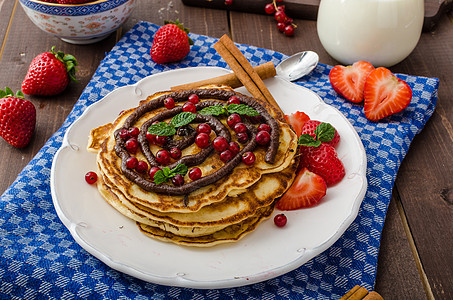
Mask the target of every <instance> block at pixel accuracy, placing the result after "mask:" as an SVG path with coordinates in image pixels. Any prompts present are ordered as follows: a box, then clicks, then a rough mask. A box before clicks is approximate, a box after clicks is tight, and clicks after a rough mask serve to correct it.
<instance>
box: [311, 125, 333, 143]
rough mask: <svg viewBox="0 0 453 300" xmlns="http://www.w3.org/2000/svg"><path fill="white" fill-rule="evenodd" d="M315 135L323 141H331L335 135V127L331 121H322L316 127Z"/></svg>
mask: <svg viewBox="0 0 453 300" xmlns="http://www.w3.org/2000/svg"><path fill="white" fill-rule="evenodd" d="M315 135H316V137H317V139H318V140H320V141H321V142H330V141H331V140H333V138H334V136H335V128H334V127H333V126H332V125H330V124H329V123H321V124H319V125H318V126H317V127H316V129H315Z"/></svg>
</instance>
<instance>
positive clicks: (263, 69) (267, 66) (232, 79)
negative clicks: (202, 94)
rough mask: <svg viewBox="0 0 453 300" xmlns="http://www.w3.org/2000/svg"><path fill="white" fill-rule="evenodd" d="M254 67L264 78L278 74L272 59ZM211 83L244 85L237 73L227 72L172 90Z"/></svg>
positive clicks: (175, 87)
mask: <svg viewBox="0 0 453 300" xmlns="http://www.w3.org/2000/svg"><path fill="white" fill-rule="evenodd" d="M253 69H254V70H255V72H256V73H257V74H258V76H259V77H260V78H261V79H262V80H265V79H267V78H271V77H274V76H275V75H276V74H277V72H276V70H275V66H274V64H273V63H272V62H271V61H268V62H267V63H264V64H262V65H259V66H256V67H254V68H253ZM209 84H215V85H227V86H229V87H231V88H233V89H235V88H238V87H241V86H242V82H241V81H240V80H239V79H238V78H237V76H236V74H234V73H230V74H226V75H222V76H217V77H213V78H210V79H205V80H200V81H196V82H191V83H186V84H181V85H177V86H173V87H171V90H172V91H176V90H189V89H195V88H197V87H200V86H204V85H209Z"/></svg>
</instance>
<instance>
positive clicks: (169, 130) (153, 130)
mask: <svg viewBox="0 0 453 300" xmlns="http://www.w3.org/2000/svg"><path fill="white" fill-rule="evenodd" d="M148 132H149V133H150V134H152V135H163V136H172V135H174V134H175V133H176V129H175V127H174V126H172V125H169V124H167V123H165V122H159V123H156V124H152V125H151V126H149V128H148Z"/></svg>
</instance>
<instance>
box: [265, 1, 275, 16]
mask: <svg viewBox="0 0 453 300" xmlns="http://www.w3.org/2000/svg"><path fill="white" fill-rule="evenodd" d="M264 10H265V11H266V13H267V14H269V15H272V14H273V13H274V12H275V6H274V4H273V3H268V4H266V6H265V7H264Z"/></svg>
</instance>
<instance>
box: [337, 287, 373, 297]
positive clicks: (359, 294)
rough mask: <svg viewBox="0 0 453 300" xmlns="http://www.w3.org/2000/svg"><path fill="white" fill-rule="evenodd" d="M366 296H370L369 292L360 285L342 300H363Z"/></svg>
mask: <svg viewBox="0 0 453 300" xmlns="http://www.w3.org/2000/svg"><path fill="white" fill-rule="evenodd" d="M366 295H368V290H367V289H366V288H364V287H361V286H360V285H356V286H355V287H353V288H352V289H351V290H349V292H347V293H346V294H345V295H344V296H343V297H341V298H340V300H362V299H363V298H364V297H365V296H366Z"/></svg>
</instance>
